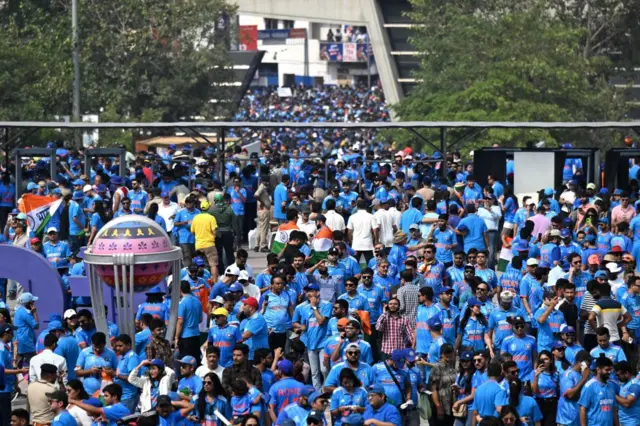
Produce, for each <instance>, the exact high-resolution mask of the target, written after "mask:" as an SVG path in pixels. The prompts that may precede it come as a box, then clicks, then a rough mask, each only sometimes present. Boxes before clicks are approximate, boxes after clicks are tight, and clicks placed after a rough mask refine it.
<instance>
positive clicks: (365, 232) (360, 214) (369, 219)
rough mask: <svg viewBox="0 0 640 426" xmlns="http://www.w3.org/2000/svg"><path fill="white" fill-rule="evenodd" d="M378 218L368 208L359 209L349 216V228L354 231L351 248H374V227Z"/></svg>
mask: <svg viewBox="0 0 640 426" xmlns="http://www.w3.org/2000/svg"><path fill="white" fill-rule="evenodd" d="M376 226H377V225H376V220H375V218H374V217H373V215H372V214H371V213H369V212H368V211H366V210H358V211H357V212H356V213H355V214H352V215H351V216H350V217H349V221H348V222H347V229H350V230H351V232H352V233H353V240H352V243H351V248H353V249H354V250H355V251H371V250H373V228H375V227H376Z"/></svg>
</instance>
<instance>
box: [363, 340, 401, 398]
mask: <svg viewBox="0 0 640 426" xmlns="http://www.w3.org/2000/svg"><path fill="white" fill-rule="evenodd" d="M396 350H397V349H396ZM368 392H369V393H381V394H383V395H384V394H385V393H386V392H385V390H384V386H382V385H378V384H376V385H372V386H369V390H368Z"/></svg>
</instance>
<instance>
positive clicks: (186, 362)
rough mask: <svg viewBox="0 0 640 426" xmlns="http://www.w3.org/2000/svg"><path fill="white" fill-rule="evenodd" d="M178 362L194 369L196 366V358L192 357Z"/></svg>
mask: <svg viewBox="0 0 640 426" xmlns="http://www.w3.org/2000/svg"><path fill="white" fill-rule="evenodd" d="M178 362H179V363H180V364H188V365H191V366H193V367H195V366H196V359H195V358H194V357H192V356H191V355H187V356H185V357H183V358H182V359H179V360H178Z"/></svg>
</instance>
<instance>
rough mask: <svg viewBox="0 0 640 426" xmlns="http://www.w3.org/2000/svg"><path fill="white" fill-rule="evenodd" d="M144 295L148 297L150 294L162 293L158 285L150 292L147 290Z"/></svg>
mask: <svg viewBox="0 0 640 426" xmlns="http://www.w3.org/2000/svg"><path fill="white" fill-rule="evenodd" d="M145 294H146V295H150V294H164V291H162V289H161V288H160V286H159V285H157V286H155V287H153V288H152V289H151V290H149V291H148V292H146V293H145Z"/></svg>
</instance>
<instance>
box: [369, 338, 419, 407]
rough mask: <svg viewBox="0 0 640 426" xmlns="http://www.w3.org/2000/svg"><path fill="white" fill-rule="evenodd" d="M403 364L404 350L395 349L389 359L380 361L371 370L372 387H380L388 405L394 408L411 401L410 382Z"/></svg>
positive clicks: (404, 359) (404, 360)
mask: <svg viewBox="0 0 640 426" xmlns="http://www.w3.org/2000/svg"><path fill="white" fill-rule="evenodd" d="M405 362H406V357H405V351H404V349H395V350H394V351H393V352H392V353H391V359H388V360H386V361H381V362H379V363H377V364H375V365H374V366H373V367H372V369H371V374H372V376H373V383H374V386H375V385H382V386H383V388H384V393H385V395H387V398H388V400H389V403H390V404H391V405H394V406H396V407H400V405H402V404H403V403H404V402H407V401H410V400H411V382H410V381H409V376H408V375H407V373H406V371H405V369H404V365H405ZM392 374H393V376H392ZM394 377H395V380H394ZM396 382H398V385H400V386H398V385H396ZM414 403H415V402H414Z"/></svg>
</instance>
